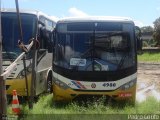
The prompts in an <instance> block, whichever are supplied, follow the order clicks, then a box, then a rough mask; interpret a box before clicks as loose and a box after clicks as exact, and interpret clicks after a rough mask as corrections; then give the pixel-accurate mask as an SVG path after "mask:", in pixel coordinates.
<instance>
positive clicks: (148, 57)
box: [138, 53, 160, 62]
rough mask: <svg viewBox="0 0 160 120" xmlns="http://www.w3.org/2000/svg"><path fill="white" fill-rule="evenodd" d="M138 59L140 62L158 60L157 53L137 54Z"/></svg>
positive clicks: (159, 56)
mask: <svg viewBox="0 0 160 120" xmlns="http://www.w3.org/2000/svg"><path fill="white" fill-rule="evenodd" d="M138 61H140V62H160V54H159V53H143V54H141V55H138Z"/></svg>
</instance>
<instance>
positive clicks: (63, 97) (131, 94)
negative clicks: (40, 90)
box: [53, 84, 136, 103]
mask: <svg viewBox="0 0 160 120" xmlns="http://www.w3.org/2000/svg"><path fill="white" fill-rule="evenodd" d="M135 94H136V84H135V85H134V86H132V87H131V88H129V89H128V90H121V89H116V90H114V91H98V90H97V91H89V90H88V91H84V90H73V89H71V88H68V89H63V88H61V87H59V86H58V85H56V84H53V95H54V97H53V99H54V100H55V101H65V102H66V101H72V100H74V99H76V98H79V97H87V96H107V98H111V99H114V100H116V101H124V100H127V101H130V102H133V103H134V102H135Z"/></svg>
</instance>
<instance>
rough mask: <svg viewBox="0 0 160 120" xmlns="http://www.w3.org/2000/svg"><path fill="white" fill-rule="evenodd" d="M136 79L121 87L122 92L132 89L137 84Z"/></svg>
mask: <svg viewBox="0 0 160 120" xmlns="http://www.w3.org/2000/svg"><path fill="white" fill-rule="evenodd" d="M136 81H137V80H136V79H134V80H132V81H130V82H128V83H126V84H124V85H122V86H121V90H128V89H129V88H131V87H132V86H134V85H135V84H136Z"/></svg>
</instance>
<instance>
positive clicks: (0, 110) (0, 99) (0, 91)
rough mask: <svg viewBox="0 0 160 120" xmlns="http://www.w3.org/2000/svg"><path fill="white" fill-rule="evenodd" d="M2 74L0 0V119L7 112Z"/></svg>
mask: <svg viewBox="0 0 160 120" xmlns="http://www.w3.org/2000/svg"><path fill="white" fill-rule="evenodd" d="M1 74H2V29H1V1H0V119H1V120H3V119H4V118H3V116H4V115H6V114H7V99H6V98H7V97H6V87H5V80H4V78H3V76H1Z"/></svg>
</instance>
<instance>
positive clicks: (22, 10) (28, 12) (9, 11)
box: [1, 8, 56, 21]
mask: <svg viewBox="0 0 160 120" xmlns="http://www.w3.org/2000/svg"><path fill="white" fill-rule="evenodd" d="M1 12H2V13H5V12H8V13H16V12H17V11H16V9H14V8H7V9H6V8H3V9H2V10H1ZM19 12H20V13H25V14H33V15H36V16H38V17H39V16H41V15H42V16H45V17H46V18H48V19H51V20H53V21H56V20H54V19H53V18H52V17H51V16H49V15H47V14H45V13H43V12H41V11H38V10H30V9H20V10H19Z"/></svg>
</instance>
